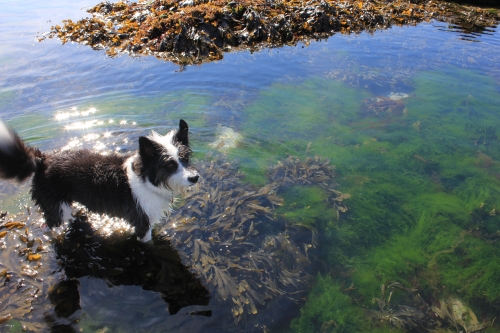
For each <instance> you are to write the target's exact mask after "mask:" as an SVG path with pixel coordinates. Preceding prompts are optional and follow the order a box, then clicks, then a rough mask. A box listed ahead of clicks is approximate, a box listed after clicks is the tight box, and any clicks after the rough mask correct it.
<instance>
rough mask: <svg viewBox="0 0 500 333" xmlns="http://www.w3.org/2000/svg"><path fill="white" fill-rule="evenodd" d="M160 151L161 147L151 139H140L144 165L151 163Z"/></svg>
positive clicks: (140, 152) (142, 137)
mask: <svg viewBox="0 0 500 333" xmlns="http://www.w3.org/2000/svg"><path fill="white" fill-rule="evenodd" d="M160 150H161V147H160V146H159V145H158V144H157V143H156V142H154V141H152V140H151V139H149V138H147V137H145V136H141V137H140V138H139V155H141V159H142V161H143V163H146V162H148V161H150V160H151V159H152V158H153V156H155V155H157V154H158V151H160Z"/></svg>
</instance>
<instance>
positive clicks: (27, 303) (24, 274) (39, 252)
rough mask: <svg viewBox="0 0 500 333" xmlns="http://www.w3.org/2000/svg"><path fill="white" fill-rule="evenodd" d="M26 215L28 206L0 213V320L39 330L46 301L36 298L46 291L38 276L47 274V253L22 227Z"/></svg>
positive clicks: (41, 243) (28, 213)
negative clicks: (24, 210) (25, 210)
mask: <svg viewBox="0 0 500 333" xmlns="http://www.w3.org/2000/svg"><path fill="white" fill-rule="evenodd" d="M30 215H31V211H30V210H29V209H28V210H27V212H25V213H24V212H22V213H18V214H8V213H7V212H5V213H0V230H1V231H0V248H1V251H2V252H1V257H2V262H1V263H0V282H1V283H2V285H1V287H0V324H2V325H3V324H6V323H7V324H6V325H9V326H15V325H18V326H22V329H23V330H24V331H26V330H29V331H34V332H39V331H40V330H41V329H42V328H43V327H44V326H43V315H42V314H43V312H44V311H45V310H46V304H43V303H41V302H40V301H39V299H38V298H39V297H40V296H42V295H43V294H44V293H45V292H46V285H45V284H44V279H43V278H42V277H46V276H47V275H48V274H49V269H50V268H49V266H50V265H49V259H48V258H49V256H47V255H45V253H46V252H47V251H48V250H49V249H48V248H47V246H46V244H44V241H43V240H42V237H36V236H34V235H33V234H32V233H31V232H30V230H29V229H28V227H26V224H27V221H28V220H29V219H30ZM11 249H12V250H11Z"/></svg>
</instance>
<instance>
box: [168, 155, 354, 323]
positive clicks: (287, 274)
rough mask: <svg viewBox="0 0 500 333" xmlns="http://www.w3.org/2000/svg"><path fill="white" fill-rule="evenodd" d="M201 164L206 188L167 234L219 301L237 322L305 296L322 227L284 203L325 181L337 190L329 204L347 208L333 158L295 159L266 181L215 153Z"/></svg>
mask: <svg viewBox="0 0 500 333" xmlns="http://www.w3.org/2000/svg"><path fill="white" fill-rule="evenodd" d="M198 169H199V171H200V174H202V175H203V181H202V182H201V184H200V188H199V189H198V190H197V191H196V192H195V193H192V194H191V195H188V197H187V198H185V200H183V203H182V206H181V207H180V209H179V211H178V212H177V213H176V214H175V215H173V216H172V217H171V218H170V219H169V221H168V224H167V225H166V226H165V227H164V228H162V229H161V231H160V232H164V233H166V235H168V236H167V237H169V238H170V239H171V240H172V243H173V244H174V246H175V247H176V248H177V249H178V250H179V252H180V254H181V256H182V257H183V262H185V264H186V265H189V266H191V268H192V270H193V271H194V272H196V273H197V274H199V275H200V276H202V277H203V280H204V281H206V283H207V286H208V289H209V290H210V291H211V292H212V294H213V297H214V299H216V300H217V301H218V302H221V303H223V304H229V305H230V306H231V312H232V316H233V317H234V319H235V320H236V321H242V322H245V321H247V320H249V316H251V315H256V314H258V313H260V312H262V311H265V312H269V311H274V309H273V308H270V307H269V306H270V304H273V301H274V300H276V299H280V300H283V299H284V298H288V299H290V300H293V301H294V302H298V301H299V299H300V295H303V294H304V292H305V291H306V290H307V288H308V285H309V283H308V281H309V280H310V276H309V274H308V272H309V269H308V267H309V265H310V260H309V257H308V251H309V249H311V248H314V247H315V246H316V237H315V226H314V225H306V224H305V223H301V222H300V221H298V220H289V219H288V217H287V216H286V215H284V214H280V213H279V207H280V206H282V205H284V204H285V202H286V193H287V191H289V190H290V189H292V188H293V187H295V186H299V187H300V186H302V187H308V186H313V185H314V186H318V184H320V185H321V186H323V187H324V188H329V189H330V191H331V192H330V195H329V196H328V195H327V196H325V197H324V198H323V201H324V202H325V203H326V205H327V206H329V208H330V209H332V210H336V209H339V210H341V211H345V210H347V208H345V206H344V205H343V204H342V203H341V201H342V200H343V199H342V193H340V192H339V191H338V190H335V188H334V186H333V184H334V183H333V178H334V173H333V169H332V167H331V166H330V165H329V164H328V161H324V160H322V159H320V158H319V157H318V158H315V159H313V158H311V159H306V160H300V159H297V158H293V157H290V158H288V159H285V160H283V161H280V162H279V164H278V165H276V166H274V167H272V168H270V169H269V173H268V177H269V181H270V182H269V183H268V184H266V185H264V186H261V187H257V186H254V185H251V184H248V183H245V182H243V181H242V178H243V174H241V173H240V172H238V171H237V164H235V163H234V162H233V163H231V162H229V161H228V160H227V159H226V157H224V155H215V156H213V157H210V158H209V159H208V160H207V161H206V162H203V163H200V164H199V165H198ZM320 188H321V187H320ZM282 193H283V194H284V195H285V199H284V198H283V197H282V196H281V195H280V194H282ZM343 198H347V196H346V195H344V197H343ZM334 216H335V215H334ZM334 216H333V218H334ZM298 231H301V233H299V232H298ZM304 232H305V233H308V234H310V236H309V237H304Z"/></svg>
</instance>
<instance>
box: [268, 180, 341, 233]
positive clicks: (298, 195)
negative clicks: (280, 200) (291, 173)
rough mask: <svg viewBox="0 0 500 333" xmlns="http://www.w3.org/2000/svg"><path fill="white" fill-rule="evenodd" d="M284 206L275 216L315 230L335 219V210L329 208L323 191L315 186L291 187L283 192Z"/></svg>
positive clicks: (277, 210)
mask: <svg viewBox="0 0 500 333" xmlns="http://www.w3.org/2000/svg"><path fill="white" fill-rule="evenodd" d="M283 197H284V200H285V204H284V205H283V206H281V207H279V208H278V209H276V214H278V215H281V216H283V218H284V219H286V220H287V221H290V222H292V223H299V224H301V225H305V226H308V227H313V228H316V227H318V226H319V224H322V223H325V222H326V223H327V222H328V221H331V220H333V219H335V218H336V217H335V216H336V210H335V209H334V208H333V207H329V206H328V203H327V202H326V200H325V198H326V197H327V193H325V190H324V189H322V188H320V187H316V186H308V187H305V186H292V187H290V188H287V189H286V190H285V191H284V192H283Z"/></svg>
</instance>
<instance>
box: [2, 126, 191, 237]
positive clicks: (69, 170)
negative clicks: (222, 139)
mask: <svg viewBox="0 0 500 333" xmlns="http://www.w3.org/2000/svg"><path fill="white" fill-rule="evenodd" d="M190 154H191V150H190V149H189V140H188V125H187V123H186V122H185V121H184V120H182V119H181V120H180V122H179V129H177V130H173V131H170V132H169V133H168V134H166V135H165V136H162V135H160V134H158V133H156V132H154V131H153V132H152V133H151V134H150V135H148V136H141V137H140V138H139V150H138V151H137V152H135V153H129V154H116V153H114V154H110V155H101V154H98V153H95V152H92V151H90V150H88V149H80V150H75V151H70V152H54V153H42V152H40V150H38V149H37V148H34V147H29V146H27V145H25V144H24V142H23V141H22V140H21V139H20V138H19V136H18V135H17V134H16V133H15V132H14V131H13V130H12V129H11V128H9V127H8V126H6V125H5V124H4V123H3V122H1V121H0V178H4V179H16V180H18V181H23V180H25V179H26V178H28V177H29V176H31V175H32V174H34V176H33V180H32V183H31V196H32V199H33V200H34V201H35V203H36V204H37V205H38V206H39V207H40V208H41V210H42V211H43V213H44V217H45V222H46V224H47V226H48V227H49V228H53V227H58V226H60V225H61V223H63V222H64V221H65V220H66V219H67V218H70V217H71V204H72V202H79V203H81V204H83V205H84V206H86V207H87V208H88V209H89V210H90V211H93V212H95V213H100V214H107V215H109V216H114V217H120V218H123V219H125V220H126V221H128V222H129V223H130V224H131V225H132V226H134V227H135V233H136V234H137V236H138V237H139V238H140V240H141V241H143V242H147V241H150V240H151V228H152V226H153V225H154V224H155V223H158V222H159V221H160V218H162V217H163V216H164V215H165V212H167V213H168V212H170V210H171V204H172V202H173V199H174V196H175V195H176V194H178V193H182V192H184V191H186V190H187V189H188V188H189V187H190V186H192V185H194V184H196V183H197V182H198V178H199V174H198V171H197V170H196V169H195V168H193V167H191V166H189V156H190Z"/></svg>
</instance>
